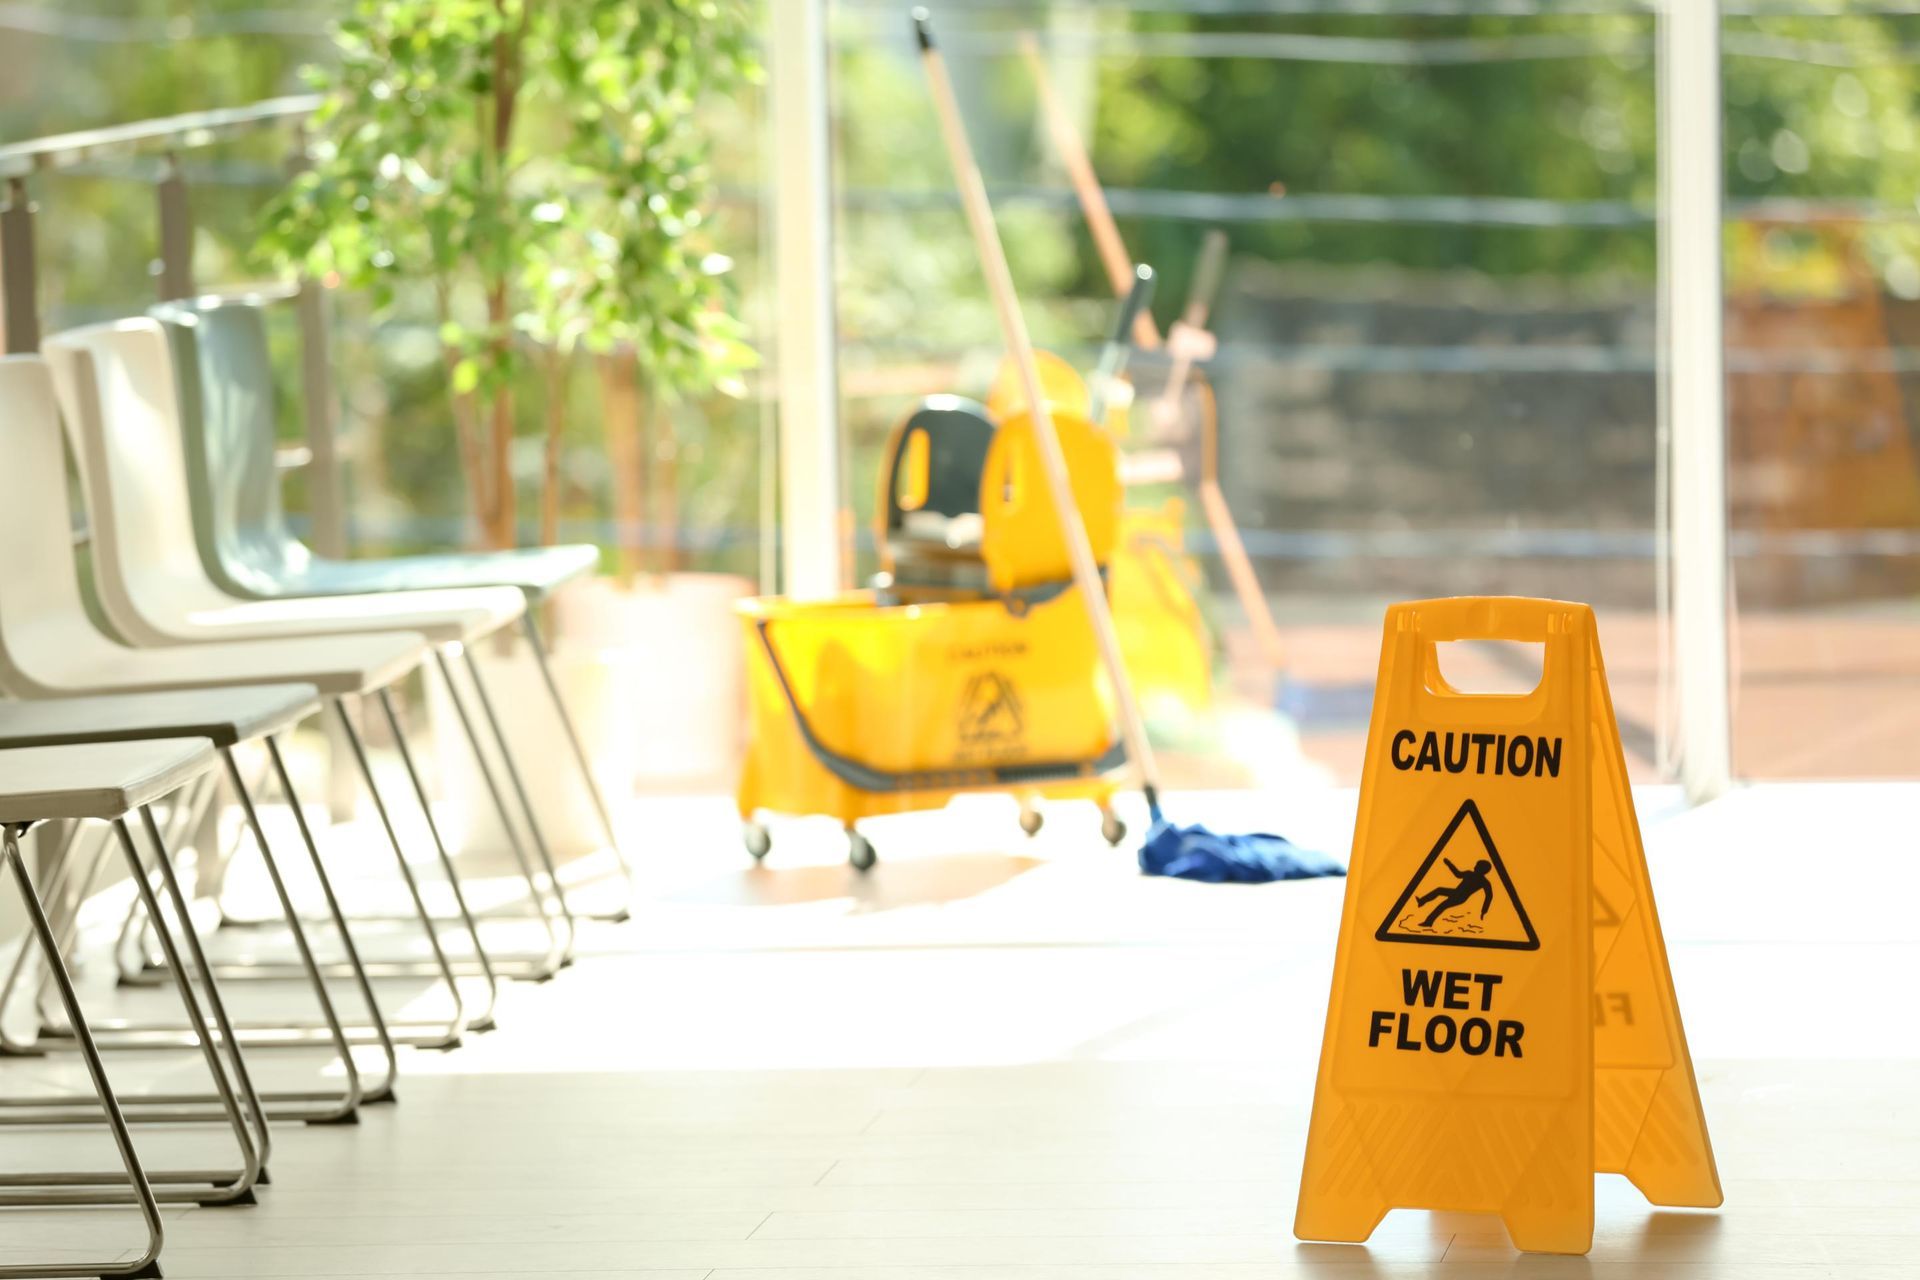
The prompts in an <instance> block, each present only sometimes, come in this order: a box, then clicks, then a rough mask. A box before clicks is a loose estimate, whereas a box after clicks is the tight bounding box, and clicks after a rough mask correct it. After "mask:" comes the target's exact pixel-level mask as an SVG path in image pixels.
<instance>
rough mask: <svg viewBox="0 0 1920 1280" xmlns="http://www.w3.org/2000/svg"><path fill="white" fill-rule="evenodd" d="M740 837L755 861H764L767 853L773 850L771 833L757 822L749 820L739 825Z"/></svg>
mask: <svg viewBox="0 0 1920 1280" xmlns="http://www.w3.org/2000/svg"><path fill="white" fill-rule="evenodd" d="M740 839H741V840H742V841H743V842H744V843H745V844H746V846H747V853H748V854H749V855H750V856H751V857H752V858H753V860H754V861H755V862H765V861H766V860H767V854H768V853H770V852H772V850H773V833H772V832H770V831H768V830H767V829H766V827H764V826H762V825H761V824H760V823H758V822H749V823H747V824H746V825H745V826H743V827H741V828H740Z"/></svg>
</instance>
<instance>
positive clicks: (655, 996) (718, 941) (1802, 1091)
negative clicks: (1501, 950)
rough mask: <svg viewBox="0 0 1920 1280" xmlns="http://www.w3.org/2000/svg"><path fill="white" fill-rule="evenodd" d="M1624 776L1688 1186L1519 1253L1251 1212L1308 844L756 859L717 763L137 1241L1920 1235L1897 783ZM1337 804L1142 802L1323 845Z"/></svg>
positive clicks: (1274, 1187)
mask: <svg viewBox="0 0 1920 1280" xmlns="http://www.w3.org/2000/svg"><path fill="white" fill-rule="evenodd" d="M1641 803H1642V807H1643V813H1644V819H1645V822H1646V824H1647V839H1648V845H1649V850H1650V855H1651V860H1652V866H1653V872H1654V878H1655V885H1656V891H1657V893H1658V895H1659V898H1660V907H1661V912H1662V915H1663V917H1664V919H1665V923H1666V926H1667V929H1668V939H1669V943H1670V945H1671V947H1672V955H1673V963H1674V967H1675V974H1676V979H1677V982H1678V984H1679V990H1680V997H1681V1001H1682V1005H1683V1010H1684V1013H1685V1016H1686V1020H1687V1029H1688V1032H1689V1035H1690V1037H1691V1040H1692V1044H1693V1048H1694V1054H1695V1058H1696V1061H1697V1063H1698V1066H1699V1070H1700V1075H1701V1087H1702V1091H1703V1094H1704V1097H1705V1100H1706V1106H1707V1113H1708V1120H1709V1123H1710V1125H1711V1126H1712V1129H1713V1137H1714V1142H1715V1146H1716V1149H1717V1153H1718V1158H1719V1165H1720V1170H1721V1174H1722V1177H1723V1180H1724V1182H1725V1185H1726V1191H1727V1204H1726V1207H1725V1208H1724V1209H1722V1210H1721V1211H1718V1212H1714V1213H1694V1212H1676V1211H1665V1210H1655V1209H1651V1208H1649V1207H1648V1206H1647V1205H1646V1204H1645V1203H1644V1201H1642V1200H1640V1198H1639V1197H1638V1195H1637V1193H1635V1192H1634V1191H1633V1190H1632V1188H1630V1187H1628V1186H1627V1185H1626V1184H1625V1183H1624V1181H1622V1180H1619V1179H1616V1178H1612V1177H1603V1178H1601V1179H1600V1180H1599V1206H1600V1208H1599V1230H1598V1233H1597V1236H1596V1240H1595V1245H1594V1249H1593V1252H1592V1254H1591V1255H1590V1256H1589V1257H1588V1258H1586V1259H1568V1258H1544V1257H1528V1256H1522V1255H1518V1254H1516V1253H1515V1252H1514V1251H1513V1250H1512V1249H1511V1248H1510V1247H1509V1246H1508V1244H1507V1242H1506V1239H1505V1237H1504V1235H1503V1233H1502V1231H1501V1229H1500V1227H1499V1225H1498V1223H1497V1222H1495V1221H1493V1220H1491V1219H1477V1218H1473V1217H1466V1216H1459V1215H1429V1214H1422V1213H1411V1212H1402V1213H1395V1214H1393V1215H1392V1216H1391V1217H1389V1219H1388V1220H1387V1222H1386V1223H1385V1224H1384V1225H1383V1226H1382V1228H1381V1230H1380V1231H1379V1232H1378V1233H1377V1234H1376V1236H1375V1238H1374V1240H1373V1241H1372V1242H1371V1243H1370V1244H1369V1245H1368V1246H1366V1247H1364V1248H1359V1247H1349V1246H1327V1245H1309V1244H1301V1243H1299V1242H1297V1241H1295V1240H1294V1239H1293V1238H1292V1235H1291V1234H1290V1224H1291V1221H1292V1213H1293V1200H1294V1195H1295V1187H1296V1179H1297V1178H1298V1175H1299V1167H1300V1156H1301V1144H1302V1139H1303V1132H1304V1127H1305V1117H1306V1111H1307V1107H1308V1103H1309V1100H1310V1093H1311V1081H1312V1075H1313V1070H1314V1065H1315V1061H1316V1056H1317V1052H1318V1047H1319V1046H1318V1038H1319V1029H1320V1024H1321V1019H1322V1017H1323V1014H1324V1008H1325V1001H1326V996H1327V986H1328V975H1329V971H1330V965H1331V962H1332V948H1333V935H1334V929H1335V926H1336V923H1337V914H1338V907H1339V900H1340V894H1341V884H1342V882H1340V881H1337V880H1335V881H1319V882H1309V883H1299V884H1284V885H1273V886H1263V887H1257V888H1244V887H1219V886H1206V885H1193V884H1184V883H1173V882H1166V881H1158V880H1146V879H1143V878H1141V877H1139V876H1138V875H1136V874H1134V873H1133V872H1132V871H1131V869H1130V867H1129V865H1128V860H1127V858H1126V857H1125V855H1123V854H1115V853H1112V852H1109V851H1106V850H1104V849H1103V848H1102V847H1100V845H1099V843H1098V840H1097V838H1096V837H1095V836H1094V827H1095V822H1096V819H1095V817H1094V815H1093V813H1092V811H1091V809H1086V810H1084V811H1082V810H1080V809H1077V808H1074V807H1062V808H1060V809H1059V810H1058V811H1056V812H1054V813H1053V814H1052V817H1051V822H1050V824H1049V826H1048V828H1047V830H1045V831H1044V832H1043V833H1042V834H1041V836H1040V837H1039V838H1038V839H1037V840H1035V841H1032V842H1026V841H1024V840H1022V839H1021V838H1020V837H1019V835H1018V832H1017V831H1015V830H1014V829H1013V823H1012V810H1011V807H1010V806H1001V805H998V804H989V803H984V802H982V803H978V804H974V805H969V806H963V807H962V808H960V809H958V810H956V811H953V812H951V813H949V814H946V815H931V816H922V817H916V818H910V819H899V820H896V821H894V822H892V823H883V824H878V825H877V826H876V828H875V833H874V834H875V840H876V844H877V845H878V846H879V848H880V855H881V859H882V863H881V866H880V868H879V869H878V870H877V871H876V872H875V873H874V875H873V876H872V877H871V878H870V879H867V880H864V881H863V880H861V879H859V878H858V877H856V876H854V875H853V874H852V873H850V872H849V871H847V870H846V869H845V867H844V866H843V865H842V864H841V863H840V862H839V860H838V859H839V857H840V856H841V845H840V843H839V839H838V833H837V832H836V831H835V830H833V829H832V828H831V827H830V826H829V827H820V826H815V825H813V824H797V825H794V826H789V827H785V828H781V829H779V830H777V832H776V848H775V852H774V854H773V857H772V858H771V859H770V861H769V863H768V865H767V866H766V867H765V868H763V869H758V870H756V869H752V868H750V867H749V866H748V865H747V863H746V859H745V858H744V855H742V854H740V853H739V852H738V850H737V847H736V845H735V844H734V842H733V840H732V838H731V828H730V824H729V822H728V820H727V817H726V814H725V805H724V804H722V803H716V802H707V801H698V802H696V801H685V802H679V803H662V802H654V803H653V804H651V805H650V806H648V807H646V808H644V809H643V810H642V811H640V816H639V821H637V822H636V827H635V831H636V844H642V843H643V842H644V846H645V848H646V858H647V861H648V864H649V871H648V873H647V881H648V883H647V885H646V890H647V896H648V903H647V906H646V907H645V909H644V910H643V911H642V912H641V914H640V915H639V916H638V917H637V918H636V919H635V920H634V921H633V922H631V923H629V924H627V925H624V926H619V927H614V926H606V925H602V926H598V927H597V928H596V929H595V930H594V931H593V932H591V933H590V934H589V935H588V937H587V945H586V948H585V949H586V951H587V952H588V953H589V954H586V955H583V957H582V959H581V961H580V963H579V964H578V965H577V966H576V967H575V968H573V969H571V970H569V971H568V972H566V973H564V974H563V975H561V977H560V978H559V979H557V980H556V981H554V982H552V983H549V984H546V985H544V986H527V985H520V986H515V987H513V988H512V989H511V990H510V991H509V992H508V995H507V998H506V999H505V1001H504V1002H503V1008H502V1010H501V1017H500V1021H501V1029H500V1030H499V1031H497V1032H495V1033H492V1034H490V1035H486V1036H481V1037H475V1038H473V1039H472V1040H471V1042H470V1043H469V1045H468V1046H467V1047H466V1048H464V1049H462V1050H461V1051H459V1052H457V1053H453V1054H438V1055H436V1054H421V1055H415V1056H413V1057H410V1058H409V1059H408V1060H407V1062H406V1064H405V1069H406V1072H407V1074H406V1076H405V1078H404V1080H403V1083H402V1086H401V1102H400V1105H398V1106H397V1107H393V1108H371V1109H369V1110H368V1111H367V1112H366V1115H365V1123H364V1124H363V1125H361V1126H360V1127H359V1128H357V1129H344V1128H334V1129H299V1128H290V1129H286V1130H284V1131H282V1132H280V1133H279V1135H278V1146H277V1149H276V1152H275V1157H274V1162H273V1176H274V1182H273V1185H272V1186H271V1187H269V1188H266V1189H264V1190H263V1191H262V1193H261V1199H262V1203H261V1204H260V1205H259V1206H258V1207H257V1208H251V1209H225V1210H187V1211H180V1212H177V1213H175V1214H174V1215H173V1216H172V1221H171V1222H170V1224H169V1234H168V1244H167V1249H166V1253H165V1255H164V1257H163V1266H164V1268H165V1272H166V1274H167V1275H168V1276H170V1277H175V1278H177V1280H185V1278H188V1277H201V1276H253V1277H266V1276H359V1277H363V1278H371V1277H384V1276H400V1275H435V1276H463V1275H475V1276H478V1275H486V1276H491V1277H496V1278H498V1277H511V1276H528V1277H531V1276H548V1275H556V1274H568V1275H578V1276H616V1275H618V1276H650V1277H655V1278H656V1280H665V1278H668V1277H672V1278H676V1280H678V1278H684V1280H702V1278H703V1277H711V1278H712V1280H722V1278H723V1277H738V1278H740V1280H748V1278H751V1280H787V1278H797V1277H808V1278H810V1280H811V1278H816V1277H817V1278H826V1277H851V1278H855V1280H907V1278H908V1277H949V1276H950V1277H955V1278H956V1280H958V1278H960V1277H971V1276H981V1277H984V1276H996V1277H1012V1278H1014V1280H1136V1278H1137V1280H1200V1278H1202V1277H1205V1278H1216V1277H1217V1278H1219V1280H1226V1278H1228V1277H1233V1278H1236V1280H1237V1278H1241V1277H1248V1278H1250V1277H1266V1276H1296V1275H1325V1276H1331V1277H1339V1278H1340V1280H1361V1278H1362V1277H1374V1276H1422V1275H1443V1276H1461V1277H1467V1276H1496V1275H1497V1276H1510V1275H1514V1276H1531V1275H1552V1276H1595V1277H1650V1278H1662V1277H1688V1278H1692V1277H1719V1276H1725V1277H1738V1278H1740V1280H1769V1278H1775V1280H1815V1278H1816V1277H1859V1278H1860V1280H1894V1278H1895V1277H1900V1278H1902V1280H1906V1278H1908V1277H1912V1276H1915V1275H1920V1261H1916V1258H1917V1257H1920V1106H1916V1103H1915V1094H1916V1092H1917V1091H1920V1028H1917V1027H1916V1023H1920V1001H1916V999H1915V991H1916V981H1917V979H1916V975H1920V866H1917V865H1916V863H1917V862H1920V858H1917V857H1916V855H1920V786H1905V785H1901V786H1896V785H1877V786H1847V785H1837V784H1836V785H1809V786H1800V787H1767V788H1759V789H1751V790H1746V791H1742V792H1740V793H1737V794H1735V795H1734V796H1732V797H1730V798H1728V799H1727V800H1724V801H1722V802H1720V803H1717V804H1715V805H1712V806H1709V807H1707V808H1705V809H1702V810H1697V811H1692V812H1686V811H1683V810H1681V809H1680V808H1679V806H1678V805H1677V804H1676V802H1675V800H1674V798H1673V796H1672V795H1671V794H1670V793H1666V792H1651V793H1647V794H1644V795H1642V796H1641ZM1352 806H1353V795H1352V793H1351V792H1331V793H1326V794H1325V795H1323V796H1321V797H1319V798H1317V799H1313V800H1308V801H1302V802H1296V806H1295V808H1294V809H1293V810H1292V811H1290V812H1279V811H1275V810H1274V809H1273V808H1272V806H1270V805H1263V804H1262V803H1261V802H1260V801H1259V800H1257V799H1256V798H1254V797H1251V796H1242V797H1228V798H1225V799H1222V798H1220V797H1213V798H1210V799H1209V800H1207V801H1206V802H1205V805H1204V806H1202V804H1201V802H1200V801H1198V800H1188V801H1181V800H1178V799H1176V801H1175V805H1174V807H1175V808H1180V809H1185V810H1186V811H1187V816H1205V817H1206V818H1207V819H1208V820H1209V821H1212V822H1214V823H1215V825H1217V826H1223V827H1231V826H1235V825H1240V826H1252V825H1264V826H1269V827H1275V828H1279V829H1282V830H1286V831H1288V832H1290V833H1292V834H1294V835H1296V837H1298V838H1301V839H1304V840H1310V841H1314V842H1317V843H1321V844H1324V845H1327V846H1331V847H1334V848H1338V849H1340V850H1342V851H1344V848H1345V845H1346V841H1347V836H1348V833H1349V831H1350V828H1351V821H1352ZM1202 810H1204V815H1203V814H1202ZM163 1139H164V1140H165V1141H169V1142H173V1143H175V1144H176V1147H175V1148H174V1150H185V1149H186V1145H192V1144H200V1146H201V1147H202V1148H203V1149H204V1150H206V1151H208V1152H209V1153H214V1154H217V1152H218V1145H217V1143H215V1142H214V1136H213V1135H210V1134H205V1133H202V1134H199V1135H194V1136H192V1137H190V1138H186V1139H182V1138H180V1137H178V1136H177V1135H160V1136H156V1137H155V1139H154V1141H155V1142H156V1143H158V1142H161V1141H162V1140H163ZM9 1141H12V1139H10V1138H5V1137H0V1145H4V1144H5V1143H6V1142H9ZM181 1144H186V1145H181ZM168 1154H172V1151H169V1153H168ZM123 1238H124V1239H125V1240H126V1242H127V1243H128V1244H129V1245H130V1244H131V1243H133V1240H134V1235H133V1228H132V1226H131V1225H130V1223H129V1222H128V1221H127V1220H126V1219H125V1217H124V1215H105V1214H97V1213H73V1214H66V1215H49V1214H35V1215H19V1214H13V1215H4V1214H0V1262H4V1261H11V1260H14V1259H16V1258H19V1257H21V1256H24V1254H25V1253H27V1252H30V1251H32V1250H33V1249H34V1248H35V1247H36V1246H57V1247H59V1248H61V1249H64V1250H68V1251H74V1250H85V1249H92V1248H95V1247H98V1246H100V1245H102V1244H105V1243H108V1242H110V1241H114V1240H119V1239H123ZM43 1252H44V1248H43Z"/></svg>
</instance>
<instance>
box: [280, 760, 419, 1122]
mask: <svg viewBox="0 0 1920 1280" xmlns="http://www.w3.org/2000/svg"><path fill="white" fill-rule="evenodd" d="M267 754H268V756H270V757H271V758H272V760H273V772H274V776H275V777H277V778H279V780H280V791H281V793H282V794H283V795H284V796H285V797H286V801H287V805H288V807H290V808H291V809H292V810H293V821H294V824H295V825H296V826H298V827H299V828H300V841H301V843H302V844H304V845H305V846H306V848H307V863H308V865H309V866H311V867H312V868H313V875H314V878H315V879H316V880H318V881H319V883H320V895H321V897H323V898H324V899H325V900H326V904H327V914H328V915H329V916H330V917H331V918H332V920H333V927H334V930H335V931H336V932H337V933H338V934H339V935H340V946H341V948H342V949H343V950H344V951H345V952H346V954H347V964H348V966H349V967H350V968H351V969H352V970H353V981H354V985H355V986H356V987H358V988H359V990H360V1001H361V1003H362V1004H364V1005H366V1007H367V1020H368V1021H369V1023H371V1024H372V1028H373V1034H374V1037H375V1041H376V1043H378V1044H379V1046H380V1053H381V1056H382V1057H383V1058H384V1059H385V1060H386V1079H385V1081H384V1083H382V1084H380V1085H378V1086H375V1088H374V1089H373V1090H371V1091H370V1092H369V1093H368V1094H367V1098H366V1100H367V1101H368V1102H391V1101H393V1085H394V1082H395V1081H396V1080H398V1079H399V1077H400V1055H399V1053H398V1052H397V1051H396V1050H395V1049H394V1046H393V1034H392V1032H391V1030H390V1029H389V1028H388V1026H387V1020H386V1017H385V1015H383V1014H382V1013H381V1012H380V1002H379V1000H377V999H375V998H374V994H373V983H372V981H370V980H369V979H368V977H367V967H366V965H364V964H362V963H361V961H360V949H359V948H358V947H357V946H355V945H354V941H353V930H352V929H351V928H349V927H348V925H347V914H346V912H344V911H342V910H341V909H340V899H339V898H338V897H337V896H336V895H335V894H334V891H333V878H332V877H331V876H329V875H328V874H327V868H326V865H325V863H324V862H323V861H322V860H321V857H320V848H319V846H318V845H317V844H315V843H314V839H313V830H312V828H310V827H309V826H308V825H307V811H306V807H305V806H304V805H302V804H301V803H300V794H299V792H297V791H295V790H294V789H293V776H292V775H291V774H290V773H288V772H287V762H286V759H285V758H284V757H283V756H281V754H280V740H279V739H278V738H275V737H273V736H272V735H268V737H267Z"/></svg>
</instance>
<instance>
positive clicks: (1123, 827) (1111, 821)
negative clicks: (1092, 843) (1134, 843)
mask: <svg viewBox="0 0 1920 1280" xmlns="http://www.w3.org/2000/svg"><path fill="white" fill-rule="evenodd" d="M1100 838H1101V839H1103V840H1105V841H1106V842H1107V844H1108V845H1109V846H1113V845H1118V844H1119V843H1120V842H1121V841H1122V840H1125V839H1126V838H1127V824H1126V823H1124V822H1122V821H1120V815H1119V814H1117V813H1115V812H1114V811H1113V810H1111V809H1102V810H1101V811H1100Z"/></svg>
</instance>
